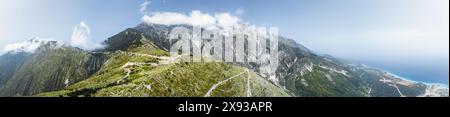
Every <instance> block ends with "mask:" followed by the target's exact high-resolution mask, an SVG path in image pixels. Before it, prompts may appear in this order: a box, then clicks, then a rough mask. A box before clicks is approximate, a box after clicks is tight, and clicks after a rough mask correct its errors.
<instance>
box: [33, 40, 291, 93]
mask: <svg viewBox="0 0 450 117" xmlns="http://www.w3.org/2000/svg"><path fill="white" fill-rule="evenodd" d="M149 44H150V43H147V42H145V41H144V42H143V41H139V42H138V43H137V44H135V45H139V46H133V47H131V48H130V49H128V50H126V51H127V52H123V51H116V52H113V53H109V56H110V59H109V60H108V61H107V62H106V63H105V65H104V66H103V67H102V69H101V70H100V71H98V72H97V73H96V74H94V75H93V76H92V77H90V78H89V79H86V80H84V81H81V82H79V83H76V84H73V85H71V86H69V87H67V88H65V89H64V90H60V91H56V92H47V93H41V94H38V95H36V96H43V97H54V96H68V97H78V96H95V97H166V96H169V97H180V96H182V97H191V96H193V97H202V96H204V95H205V94H206V93H207V91H208V90H209V89H210V88H211V87H212V86H213V85H214V84H216V83H218V82H219V81H222V80H225V79H227V78H229V77H232V76H235V75H237V74H239V73H242V72H246V69H245V68H242V67H237V66H234V65H231V64H227V63H191V62H178V63H171V64H166V65H160V66H151V65H141V66H133V67H131V68H130V70H131V71H132V72H131V74H130V77H128V78H125V79H124V76H126V72H125V71H124V69H122V68H121V67H122V66H123V65H124V64H126V63H127V62H146V63H158V62H159V61H160V60H159V59H156V58H149V57H142V56H136V55H132V54H130V53H129V52H133V53H142V54H151V55H157V56H166V55H168V53H167V52H165V51H163V50H160V49H157V48H155V47H154V46H149ZM249 73H250V74H251V78H250V80H251V87H252V90H251V91H252V94H253V96H290V95H289V94H288V93H286V91H285V90H283V89H281V88H279V87H277V86H275V85H274V84H272V83H270V82H268V81H266V80H265V79H263V78H261V77H259V76H258V75H256V74H255V73H253V72H249ZM247 75H248V73H245V75H244V74H243V75H241V76H239V77H236V78H235V79H233V80H230V81H228V82H226V83H224V84H223V85H220V86H218V87H217V89H216V90H213V92H212V94H211V96H213V97H217V96H220V97H223V96H226V97H242V96H246V91H247V88H246V87H247V84H246V83H247Z"/></svg>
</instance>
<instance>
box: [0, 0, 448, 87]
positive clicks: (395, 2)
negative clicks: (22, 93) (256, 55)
mask: <svg viewBox="0 0 450 117" xmlns="http://www.w3.org/2000/svg"><path fill="white" fill-rule="evenodd" d="M150 1H151V4H149V5H148V6H147V10H146V12H148V13H151V12H179V13H185V14H188V13H190V12H191V11H192V10H200V11H202V12H204V13H209V14H214V13H221V12H229V13H231V14H233V15H236V16H238V17H240V19H241V20H242V21H243V22H248V23H251V24H254V25H258V26H276V27H279V29H280V33H281V34H282V35H284V36H285V37H288V38H292V39H294V40H296V41H297V42H299V43H301V44H303V45H305V46H307V47H308V48H310V49H312V50H314V51H316V52H318V53H322V54H331V55H334V56H337V57H341V58H347V59H352V60H373V61H385V60H392V61H402V60H406V59H411V58H414V59H415V60H414V62H423V61H429V60H433V61H435V60H439V62H443V63H447V64H446V65H444V66H443V67H442V68H444V69H447V71H448V56H449V55H448V53H449V45H448V44H449V37H448V35H449V27H448V26H449V12H448V11H449V6H448V5H449V3H448V0H150ZM143 2H144V0H0V48H3V47H4V46H5V45H7V44H9V43H14V42H20V41H25V40H28V39H31V38H33V37H44V38H54V39H57V40H61V41H64V42H69V41H70V38H71V35H72V33H73V30H74V27H75V26H77V25H79V24H80V22H82V21H83V22H84V23H85V24H87V25H88V26H89V28H90V38H91V40H93V41H94V42H101V41H103V40H105V39H106V38H108V37H110V36H112V35H114V34H117V33H118V32H120V31H122V30H124V29H126V28H129V27H134V26H136V25H137V24H139V23H140V22H141V18H142V16H143V14H142V13H141V12H140V11H139V10H140V4H142V3H143ZM238 10H239V12H241V13H236V12H237V11H238ZM447 77H448V72H447ZM447 81H448V80H447Z"/></svg>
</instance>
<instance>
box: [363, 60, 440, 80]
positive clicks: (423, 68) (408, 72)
mask: <svg viewBox="0 0 450 117" xmlns="http://www.w3.org/2000/svg"><path fill="white" fill-rule="evenodd" d="M363 63H365V64H367V65H369V66H371V67H375V68H379V69H382V70H384V71H387V72H390V73H392V74H395V75H397V76H400V77H403V78H405V79H408V80H412V81H418V82H425V83H438V84H444V85H445V86H446V87H448V86H449V59H448V58H440V59H437V58H432V59H431V58H428V59H415V58H410V59H396V60H395V59H391V60H371V61H365V62H363Z"/></svg>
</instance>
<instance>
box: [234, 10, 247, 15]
mask: <svg viewBox="0 0 450 117" xmlns="http://www.w3.org/2000/svg"><path fill="white" fill-rule="evenodd" d="M244 13H245V10H244V9H243V8H238V9H236V11H234V14H236V15H238V16H241V15H244Z"/></svg>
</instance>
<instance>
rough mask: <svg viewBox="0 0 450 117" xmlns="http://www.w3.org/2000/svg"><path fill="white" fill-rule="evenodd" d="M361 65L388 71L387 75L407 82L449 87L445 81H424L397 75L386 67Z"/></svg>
mask: <svg viewBox="0 0 450 117" xmlns="http://www.w3.org/2000/svg"><path fill="white" fill-rule="evenodd" d="M363 65H364V66H367V67H369V68H374V69H378V70H380V71H383V72H386V73H388V74H389V75H392V76H394V77H396V78H399V79H402V80H406V81H409V82H413V83H423V84H426V85H438V86H442V87H445V88H447V89H449V84H445V83H430V82H425V81H418V80H413V79H410V78H406V77H403V76H401V75H397V74H396V73H394V72H392V71H390V70H386V69H383V68H380V67H373V66H370V65H367V64H363Z"/></svg>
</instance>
